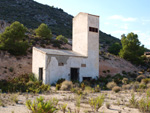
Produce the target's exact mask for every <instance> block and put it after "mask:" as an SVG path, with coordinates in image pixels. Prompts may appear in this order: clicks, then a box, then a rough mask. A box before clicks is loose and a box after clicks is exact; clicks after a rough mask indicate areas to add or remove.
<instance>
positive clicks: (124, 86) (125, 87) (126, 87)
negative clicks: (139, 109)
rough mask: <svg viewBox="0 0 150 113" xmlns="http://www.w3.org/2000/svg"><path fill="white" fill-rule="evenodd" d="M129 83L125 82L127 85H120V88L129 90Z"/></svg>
mask: <svg viewBox="0 0 150 113" xmlns="http://www.w3.org/2000/svg"><path fill="white" fill-rule="evenodd" d="M131 87H132V86H131V85H130V84H127V85H122V89H124V90H129V89H131Z"/></svg>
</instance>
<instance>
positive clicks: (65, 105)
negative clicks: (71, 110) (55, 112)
mask: <svg viewBox="0 0 150 113" xmlns="http://www.w3.org/2000/svg"><path fill="white" fill-rule="evenodd" d="M66 108H67V104H62V105H60V109H61V110H62V111H63V113H65V112H66Z"/></svg>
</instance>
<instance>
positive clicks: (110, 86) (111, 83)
mask: <svg viewBox="0 0 150 113" xmlns="http://www.w3.org/2000/svg"><path fill="white" fill-rule="evenodd" d="M115 86H117V84H116V83H115V82H108V84H107V88H108V89H112V88H113V87H115Z"/></svg>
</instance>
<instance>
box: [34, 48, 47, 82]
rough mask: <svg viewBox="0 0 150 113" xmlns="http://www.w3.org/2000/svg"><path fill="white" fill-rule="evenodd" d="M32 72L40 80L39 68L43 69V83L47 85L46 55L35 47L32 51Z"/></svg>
mask: <svg viewBox="0 0 150 113" xmlns="http://www.w3.org/2000/svg"><path fill="white" fill-rule="evenodd" d="M32 51H33V52H32V72H33V73H34V74H35V76H36V77H37V78H39V68H43V83H46V82H45V81H46V78H45V77H46V76H45V67H46V53H44V52H41V51H40V50H38V49H37V48H35V47H33V50H32Z"/></svg>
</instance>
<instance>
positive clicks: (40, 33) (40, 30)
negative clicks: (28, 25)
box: [35, 23, 52, 39]
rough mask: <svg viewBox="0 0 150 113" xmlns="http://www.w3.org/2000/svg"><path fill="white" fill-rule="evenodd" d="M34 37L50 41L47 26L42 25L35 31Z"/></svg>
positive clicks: (50, 35)
mask: <svg viewBox="0 0 150 113" xmlns="http://www.w3.org/2000/svg"><path fill="white" fill-rule="evenodd" d="M35 33H36V36H39V37H41V38H44V39H51V38H52V32H51V30H50V29H49V28H48V26H47V25H46V24H44V23H42V24H41V25H40V26H39V27H38V28H37V29H36V30H35Z"/></svg>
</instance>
